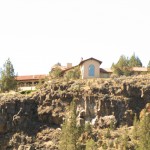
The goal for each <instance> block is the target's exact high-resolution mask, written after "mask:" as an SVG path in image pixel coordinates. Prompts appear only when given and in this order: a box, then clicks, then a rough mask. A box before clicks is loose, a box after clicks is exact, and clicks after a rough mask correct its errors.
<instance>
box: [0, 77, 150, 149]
mask: <svg viewBox="0 0 150 150" xmlns="http://www.w3.org/2000/svg"><path fill="white" fill-rule="evenodd" d="M73 99H74V100H75V101H76V104H77V112H78V117H77V121H78V124H79V125H84V124H85V123H87V122H90V123H91V125H92V127H93V133H92V135H91V136H94V138H95V142H97V143H99V144H98V145H99V149H102V145H103V149H104V144H106V145H107V146H108V144H109V143H107V140H106V139H107V138H106V137H105V136H104V135H106V133H107V129H108V128H110V126H111V123H112V122H113V124H114V125H115V127H116V128H115V130H113V131H111V138H110V139H109V140H111V141H109V142H111V143H115V140H116V138H117V137H119V136H120V135H124V133H126V130H128V134H129V136H130V132H131V130H132V125H133V118H134V116H135V114H136V115H137V117H138V118H140V117H141V116H140V115H142V113H141V111H142V110H143V109H144V108H145V107H147V111H149V110H150V109H149V107H150V105H149V104H148V103H150V75H140V76H132V77H120V78H110V79H88V80H75V81H73V80H72V81H68V82H67V81H64V80H62V79H61V80H52V81H49V82H47V83H45V84H44V85H42V86H41V88H40V89H38V90H37V91H36V92H33V93H31V94H29V95H21V94H19V93H5V94H4V93H1V94H0V149H1V150H5V149H7V150H17V149H18V150H24V149H26V150H34V149H37V150H41V149H43V150H46V149H48V150H57V149H58V145H59V144H58V143H59V137H60V134H61V125H62V123H63V120H64V119H65V117H66V116H67V113H68V108H69V104H70V103H71V101H72V100H73ZM146 104H147V106H146ZM85 139H88V138H87V135H85V134H83V135H82V137H81V139H80V141H81V143H83V145H84V143H85ZM130 141H131V139H130ZM130 144H131V143H130ZM132 144H133V143H132ZM132 144H131V145H132ZM131 147H132V149H134V145H132V146H131ZM112 149H119V147H118V145H115V144H113V146H112Z"/></svg>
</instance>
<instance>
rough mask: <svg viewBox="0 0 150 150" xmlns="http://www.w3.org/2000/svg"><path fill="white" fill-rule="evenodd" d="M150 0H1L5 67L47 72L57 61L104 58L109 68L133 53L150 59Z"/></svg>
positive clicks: (1, 45)
mask: <svg viewBox="0 0 150 150" xmlns="http://www.w3.org/2000/svg"><path fill="white" fill-rule="evenodd" d="M149 8H150V1H149V0H0V52H1V55H0V67H2V65H3V63H4V62H5V60H6V59H7V58H8V57H9V58H10V60H11V61H12V63H13V65H14V68H15V72H18V74H19V75H27V74H45V73H48V72H49V70H50V68H51V66H52V65H53V64H55V63H57V62H60V63H61V64H62V65H66V63H67V62H72V63H73V65H76V64H78V63H79V62H80V58H81V57H83V58H84V59H86V58H89V57H94V58H96V59H99V60H101V61H102V62H103V63H102V65H101V67H103V68H109V67H111V64H112V63H113V62H116V61H117V60H118V59H119V57H120V55H122V54H124V55H126V56H131V55H132V54H133V53H134V52H135V54H136V55H137V56H139V58H140V59H141V61H142V63H143V65H144V66H147V64H148V61H149V60H150V9H149Z"/></svg>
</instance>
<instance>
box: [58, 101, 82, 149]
mask: <svg viewBox="0 0 150 150" xmlns="http://www.w3.org/2000/svg"><path fill="white" fill-rule="evenodd" d="M76 107H77V106H76V103H75V101H74V100H73V101H72V102H71V104H70V115H69V118H66V120H65V122H64V123H63V126H62V134H61V137H60V145H59V149H60V150H77V149H78V145H77V141H78V138H79V136H80V134H79V128H78V126H77V121H76V118H77V114H76Z"/></svg>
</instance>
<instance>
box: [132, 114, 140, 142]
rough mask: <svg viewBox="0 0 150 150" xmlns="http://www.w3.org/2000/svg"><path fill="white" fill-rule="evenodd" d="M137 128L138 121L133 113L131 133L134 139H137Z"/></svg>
mask: <svg viewBox="0 0 150 150" xmlns="http://www.w3.org/2000/svg"><path fill="white" fill-rule="evenodd" d="M138 128H139V121H138V120H137V115H136V114H135V116H134V121H133V131H132V135H133V138H134V139H135V140H137V139H138Z"/></svg>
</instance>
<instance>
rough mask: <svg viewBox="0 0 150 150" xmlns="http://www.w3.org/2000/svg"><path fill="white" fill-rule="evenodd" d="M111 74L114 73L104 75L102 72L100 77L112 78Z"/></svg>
mask: <svg viewBox="0 0 150 150" xmlns="http://www.w3.org/2000/svg"><path fill="white" fill-rule="evenodd" d="M111 74H112V73H102V72H101V73H100V77H101V78H110V76H111Z"/></svg>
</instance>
